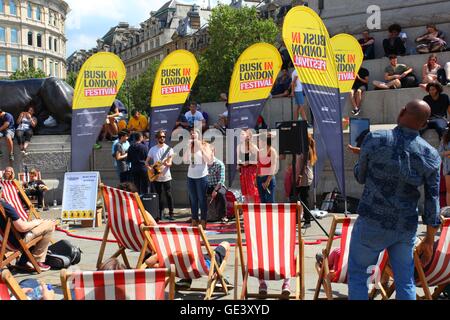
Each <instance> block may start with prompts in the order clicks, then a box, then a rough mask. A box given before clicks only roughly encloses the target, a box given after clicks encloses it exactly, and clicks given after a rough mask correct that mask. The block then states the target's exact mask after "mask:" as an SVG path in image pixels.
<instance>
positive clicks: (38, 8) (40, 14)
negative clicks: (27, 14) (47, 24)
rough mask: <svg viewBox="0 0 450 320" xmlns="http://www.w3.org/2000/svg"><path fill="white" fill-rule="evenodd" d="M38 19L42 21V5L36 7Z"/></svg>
mask: <svg viewBox="0 0 450 320" xmlns="http://www.w3.org/2000/svg"><path fill="white" fill-rule="evenodd" d="M36 20H38V21H41V20H42V11H41V8H40V7H37V8H36Z"/></svg>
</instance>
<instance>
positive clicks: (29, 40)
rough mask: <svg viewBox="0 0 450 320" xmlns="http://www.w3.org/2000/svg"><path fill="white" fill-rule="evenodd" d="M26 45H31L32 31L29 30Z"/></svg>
mask: <svg viewBox="0 0 450 320" xmlns="http://www.w3.org/2000/svg"><path fill="white" fill-rule="evenodd" d="M28 45H29V46H32V45H33V32H31V31H29V32H28Z"/></svg>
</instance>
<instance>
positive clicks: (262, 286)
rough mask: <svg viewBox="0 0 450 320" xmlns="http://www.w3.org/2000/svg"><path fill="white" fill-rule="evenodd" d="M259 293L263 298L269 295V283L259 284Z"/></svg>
mask: <svg viewBox="0 0 450 320" xmlns="http://www.w3.org/2000/svg"><path fill="white" fill-rule="evenodd" d="M258 293H259V295H261V296H265V295H266V294H267V283H265V282H262V283H260V284H259V290H258Z"/></svg>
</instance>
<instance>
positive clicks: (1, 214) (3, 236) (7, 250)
mask: <svg viewBox="0 0 450 320" xmlns="http://www.w3.org/2000/svg"><path fill="white" fill-rule="evenodd" d="M0 219H2V220H4V221H6V224H5V229H4V230H2V229H1V228H0V246H1V247H0V268H4V267H6V266H7V265H8V264H10V263H11V262H12V261H13V260H15V259H18V258H19V257H20V255H21V254H25V255H26V256H27V258H28V260H29V261H30V262H31V263H32V264H33V266H34V268H35V269H36V272H38V273H41V268H40V267H39V265H38V264H37V261H36V259H35V258H34V256H33V255H32V254H31V252H30V248H31V247H33V246H34V245H36V243H38V242H39V241H41V240H42V238H43V237H42V236H40V237H36V238H35V239H33V240H31V241H29V242H25V241H24V240H23V239H22V236H21V234H20V233H19V232H18V231H17V230H16V229H15V228H14V224H13V222H12V220H11V218H9V217H7V216H6V213H5V209H4V208H3V206H0ZM11 236H12V237H14V238H15V239H16V240H17V241H16V242H17V244H18V246H16V245H14V243H12V242H11V241H10V240H11V238H10V237H11Z"/></svg>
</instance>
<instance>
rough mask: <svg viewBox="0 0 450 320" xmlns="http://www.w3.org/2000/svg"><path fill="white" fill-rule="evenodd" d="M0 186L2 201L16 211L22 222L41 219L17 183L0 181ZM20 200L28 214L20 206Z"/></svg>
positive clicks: (15, 181)
mask: <svg viewBox="0 0 450 320" xmlns="http://www.w3.org/2000/svg"><path fill="white" fill-rule="evenodd" d="M0 185H1V186H2V188H3V193H2V197H3V199H4V200H5V201H6V202H8V203H9V204H10V205H12V206H13V207H14V209H16V211H17V213H18V214H19V216H20V218H21V219H22V220H25V221H30V220H32V219H33V217H34V218H35V219H40V218H41V217H40V215H39V213H38V212H37V211H36V208H35V207H34V205H33V204H32V203H31V200H30V199H29V198H28V196H27V195H26V193H25V191H24V190H23V188H22V185H21V184H20V182H19V181H17V180H14V181H0ZM22 199H23V201H24V202H25V204H26V206H27V207H28V208H29V210H28V212H27V210H26V209H25V208H24V207H23V205H22Z"/></svg>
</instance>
